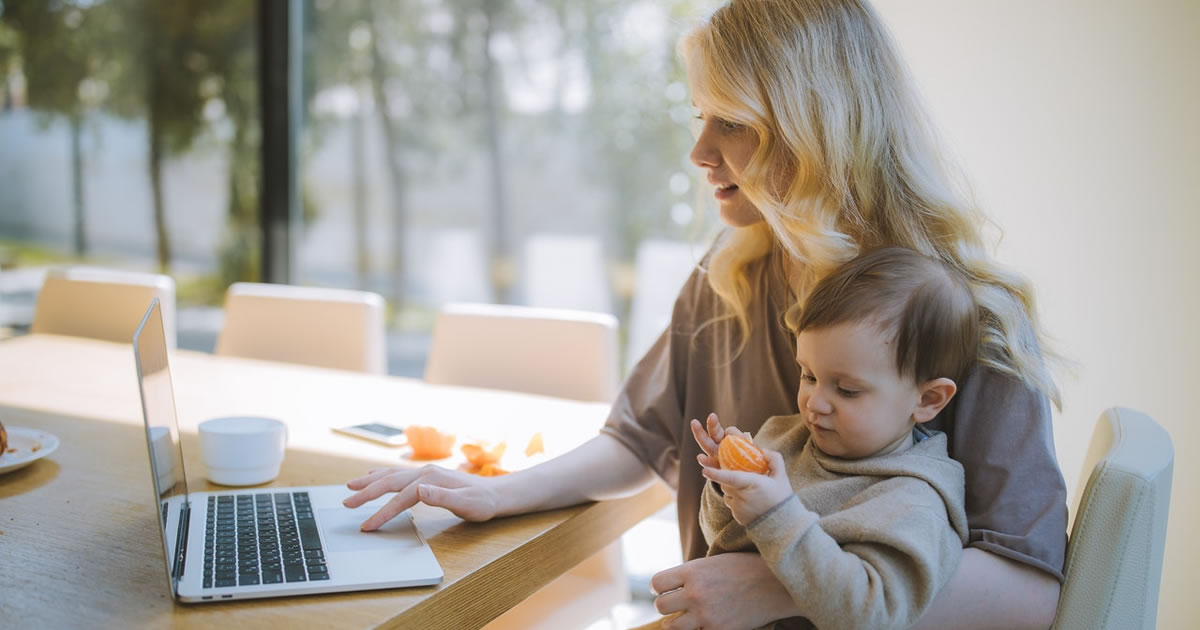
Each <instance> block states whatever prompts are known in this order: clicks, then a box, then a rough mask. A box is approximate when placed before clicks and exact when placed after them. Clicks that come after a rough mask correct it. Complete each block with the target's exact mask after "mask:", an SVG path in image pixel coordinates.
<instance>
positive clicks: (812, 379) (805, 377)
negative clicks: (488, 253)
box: [800, 372, 817, 383]
mask: <svg viewBox="0 0 1200 630" xmlns="http://www.w3.org/2000/svg"><path fill="white" fill-rule="evenodd" d="M800 380H801V381H804V382H805V383H816V382H817V377H816V376H813V375H812V374H810V373H808V372H801V373H800Z"/></svg>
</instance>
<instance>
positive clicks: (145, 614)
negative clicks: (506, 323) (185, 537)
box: [0, 335, 669, 630]
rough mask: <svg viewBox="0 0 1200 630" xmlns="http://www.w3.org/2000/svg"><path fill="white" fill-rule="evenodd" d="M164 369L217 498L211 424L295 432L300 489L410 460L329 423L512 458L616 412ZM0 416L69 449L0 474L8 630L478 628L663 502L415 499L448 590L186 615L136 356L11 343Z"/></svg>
mask: <svg viewBox="0 0 1200 630" xmlns="http://www.w3.org/2000/svg"><path fill="white" fill-rule="evenodd" d="M171 361H172V363H171V369H172V380H173V381H174V384H175V398H176V406H177V409H178V415H179V422H180V426H181V429H182V439H183V448H184V452H185V456H184V463H185V467H186V469H187V477H188V485H189V487H190V488H193V489H199V490H214V489H224V488H223V487H221V486H214V485H211V484H209V483H207V482H206V481H205V480H204V467H203V463H202V462H201V460H200V459H199V448H198V447H199V444H198V440H197V437H196V432H195V427H196V425H197V424H199V423H200V422H201V421H203V420H205V419H207V418H211V417H216V416H222V415H237V414H245V415H251V414H252V415H267V416H271V417H276V418H279V419H281V420H284V421H285V422H287V423H288V426H289V431H290V442H289V444H288V451H287V455H286V457H285V459H284V463H283V469H282V471H281V473H280V476H279V478H278V479H276V480H275V482H274V483H272V484H269V486H293V485H321V484H334V483H344V482H345V481H346V480H347V479H350V478H353V477H356V476H359V475H361V474H363V473H364V472H365V471H366V470H367V469H369V468H372V467H376V466H380V465H401V464H405V463H406V460H404V459H403V458H402V456H401V454H402V453H403V451H402V450H400V449H395V448H389V447H385V446H379V445H375V444H372V443H369V442H365V441H362V440H357V439H355V438H352V437H347V436H342V435H340V434H336V433H333V432H332V431H331V428H332V427H334V426H339V425H346V424H357V423H361V422H366V421H373V420H383V421H387V422H391V423H394V424H399V425H402V426H403V425H407V424H434V425H437V426H439V427H442V428H444V429H449V430H452V431H454V432H455V433H456V434H458V435H460V436H462V437H464V438H468V437H469V438H479V439H489V440H499V439H505V440H507V441H508V443H509V448H510V449H511V450H516V451H518V452H519V451H520V450H523V448H524V445H525V443H526V442H527V440H528V439H529V438H530V437H531V436H532V435H533V433H534V432H537V431H540V432H542V434H543V438H544V441H545V444H546V449H547V452H548V453H547V454H548V455H553V454H557V453H561V452H565V451H567V450H569V449H570V448H572V447H574V446H576V445H578V444H580V443H582V442H583V441H585V440H587V439H588V438H590V437H592V436H594V435H595V433H596V430H597V429H598V427H599V426H600V425H601V424H602V423H603V419H604V417H605V415H606V413H607V408H606V405H602V404H596V403H580V402H574V401H567V400H561V399H555V398H548V397H542V396H532V395H524V394H514V393H508V392H498V391H490V390H481V389H470V388H459V387H445V386H434V385H427V384H424V383H422V382H419V381H414V380H408V379H399V378H392V377H381V376H370V375H363V374H357V373H350V372H342V371H337V370H326V369H321V368H312V367H306V366H296V365H289V364H282V363H272V362H265V361H255V360H247V359H236V358H230V357H217V356H213V355H209V354H204V353H198V352H189V351H183V350H180V351H176V352H174V353H173V355H172V357H171ZM0 420H3V422H4V423H5V424H6V425H8V426H24V427H30V428H36V429H41V430H44V431H48V432H50V433H53V434H55V435H56V436H58V437H59V439H60V440H61V442H62V444H61V446H60V447H59V449H58V450H57V451H56V452H54V453H52V454H51V455H49V456H48V457H45V458H43V459H41V460H38V461H36V462H34V463H33V464H31V465H29V466H27V467H25V468H23V469H20V470H16V471H12V472H9V473H7V474H3V475H0V626H4V627H39V628H42V627H47V628H60V627H166V626H170V627H204V628H211V627H225V626H232V627H239V628H250V627H300V626H303V627H339V628H354V627H387V628H419V629H421V630H426V629H429V630H435V629H440V628H445V629H453V630H461V629H463V628H477V627H480V626H482V625H484V624H485V623H487V622H488V621H490V620H491V619H494V618H495V617H497V616H498V615H500V614H501V613H503V612H504V611H505V610H507V609H509V608H511V607H512V606H514V605H515V604H517V603H518V602H520V601H521V600H522V599H524V598H525V597H527V596H528V595H530V594H532V593H533V592H534V591H536V590H537V589H539V588H540V587H542V586H543V585H545V584H546V583H548V582H549V581H550V580H552V579H553V578H554V577H556V576H558V575H560V574H562V573H563V572H564V571H566V570H567V569H568V568H570V567H571V566H574V565H575V564H577V563H578V562H580V561H582V560H583V559H584V558H586V557H588V556H590V555H591V554H593V553H595V552H597V551H598V550H600V549H601V548H603V547H604V546H605V545H606V544H608V543H610V542H612V541H614V540H616V539H617V538H618V537H619V536H620V535H621V533H622V532H624V531H625V530H627V529H628V528H629V527H631V526H633V525H634V524H635V523H637V522H638V521H640V520H642V519H643V518H645V517H647V516H649V515H650V514H652V513H653V512H654V511H656V510H657V509H659V508H660V507H662V506H663V505H664V504H665V503H666V502H667V501H668V500H669V496H668V493H667V492H666V491H665V490H664V489H663V488H662V487H661V485H659V484H655V485H654V486H653V487H651V488H650V489H649V490H646V491H644V492H642V493H640V494H638V495H636V496H633V497H629V498H625V499H620V500H614V501H602V502H597V503H589V504H583V505H578V506H574V507H570V508H564V509H560V510H552V511H547V512H539V513H535V514H530V515H525V516H518V517H510V518H504V519H496V520H493V521H490V522H487V523H466V522H463V521H462V520H460V519H458V518H457V517H455V516H454V515H452V514H451V513H450V512H448V511H446V510H442V509H440V508H433V507H429V506H424V505H418V506H416V507H414V508H413V516H414V518H415V521H416V524H417V527H418V528H420V530H421V532H422V533H423V534H424V535H425V536H426V538H427V539H428V541H429V543H430V545H431V546H432V547H433V551H434V554H435V555H436V556H437V558H438V561H439V562H440V563H441V565H442V568H443V570H444V571H445V579H444V581H443V582H442V583H441V584H440V585H438V586H431V587H419V588H408V589H393V590H385V591H367V592H361V593H342V594H329V595H309V596H301V597H286V598H276V599H266V600H244V601H233V602H222V603H217V604H198V605H182V604H176V603H174V601H173V600H172V597H171V594H170V592H169V585H168V584H167V581H166V576H165V569H164V560H163V550H162V544H161V542H160V540H159V532H158V531H156V527H157V522H158V521H157V517H156V509H155V506H156V505H157V502H156V501H155V500H154V496H153V495H154V492H153V490H152V489H151V485H150V481H149V462H148V458H147V454H146V446H145V438H144V432H143V430H142V418H141V407H140V403H139V399H138V392H137V381H136V377H135V373H134V364H133V353H132V349H131V347H130V346H129V345H127V344H124V345H123V344H114V343H108V342H101V341H94V340H89V339H81V338H71V337H58V336H53V335H29V336H25V337H17V338H14V339H9V340H6V341H3V342H0ZM460 457H461V456H460ZM457 463H458V461H456V460H450V461H448V462H445V465H448V466H454V465H456V464H457ZM530 463H532V461H517V464H516V465H517V466H524V465H528V464H530ZM347 494H349V491H347ZM298 624H299V625H298Z"/></svg>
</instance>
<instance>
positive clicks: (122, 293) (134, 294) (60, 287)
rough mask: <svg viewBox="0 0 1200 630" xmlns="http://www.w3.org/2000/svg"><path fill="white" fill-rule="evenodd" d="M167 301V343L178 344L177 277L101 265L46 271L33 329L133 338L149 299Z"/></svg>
mask: <svg viewBox="0 0 1200 630" xmlns="http://www.w3.org/2000/svg"><path fill="white" fill-rule="evenodd" d="M154 298H158V301H159V303H160V304H162V314H163V328H164V331H165V332H166V336H167V345H168V346H169V347H172V348H174V347H175V281H174V280H172V279H171V277H170V276H164V275H162V274H157V273H143V272H137V271H122V270H116V269H104V268H100V267H71V268H66V269H53V270H51V271H49V272H47V274H46V280H45V281H44V282H43V283H42V289H41V291H40V292H39V293H38V297H37V304H36V306H34V310H33V324H32V325H31V326H30V327H29V331H30V332H33V333H49V334H54V335H70V336H72V337H90V338H93V339H104V340H106V341H118V342H121V343H132V341H133V331H135V330H137V327H138V324H139V323H140V322H141V321H142V315H144V314H145V313H146V309H147V308H149V306H150V302H151V301H152V300H153V299H154Z"/></svg>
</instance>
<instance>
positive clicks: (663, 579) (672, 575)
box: [650, 565, 684, 612]
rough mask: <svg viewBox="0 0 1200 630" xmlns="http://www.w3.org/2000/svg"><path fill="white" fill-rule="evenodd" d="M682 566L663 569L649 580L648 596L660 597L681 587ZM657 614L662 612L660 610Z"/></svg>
mask: <svg viewBox="0 0 1200 630" xmlns="http://www.w3.org/2000/svg"><path fill="white" fill-rule="evenodd" d="M683 573H684V569H683V565H679V566H677V567H671V568H670V569H663V570H662V571H659V572H658V573H655V574H654V577H651V578H650V594H651V595H656V596H662V595H664V594H666V593H669V592H671V591H673V590H675V589H678V588H682V587H683ZM659 612H662V611H661V610H660V611H659Z"/></svg>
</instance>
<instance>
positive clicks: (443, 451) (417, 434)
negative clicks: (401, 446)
mask: <svg viewBox="0 0 1200 630" xmlns="http://www.w3.org/2000/svg"><path fill="white" fill-rule="evenodd" d="M404 434H405V435H407V436H408V445H409V446H411V447H412V458H413V459H444V458H447V457H450V453H451V450H450V449H451V448H453V446H454V440H455V438H454V434H452V433H442V432H441V431H438V430H437V429H436V428H434V427H427V426H421V425H415V424H414V425H409V426H407V427H405V428H404Z"/></svg>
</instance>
